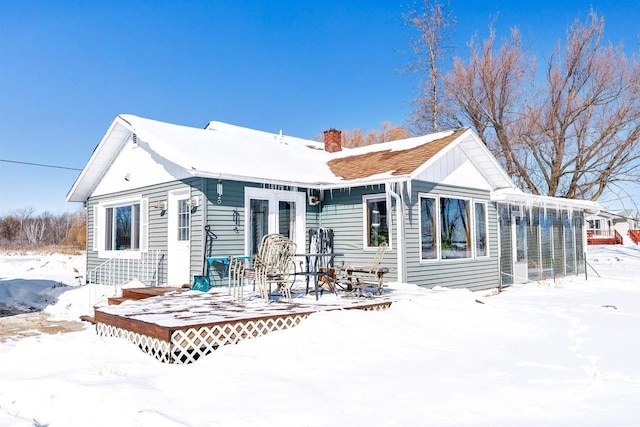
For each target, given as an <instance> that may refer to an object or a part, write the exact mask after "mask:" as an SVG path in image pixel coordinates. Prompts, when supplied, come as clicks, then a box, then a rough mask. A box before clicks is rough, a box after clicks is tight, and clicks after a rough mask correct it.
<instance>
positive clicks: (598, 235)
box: [587, 229, 624, 245]
mask: <svg viewBox="0 0 640 427" xmlns="http://www.w3.org/2000/svg"><path fill="white" fill-rule="evenodd" d="M599 241H600V242H602V243H611V244H614V243H615V244H617V245H622V244H623V243H624V239H623V238H622V235H621V234H620V233H618V231H616V230H614V229H609V230H587V242H588V243H589V244H596V243H598V242H599Z"/></svg>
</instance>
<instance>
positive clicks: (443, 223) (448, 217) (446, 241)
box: [440, 197, 472, 259]
mask: <svg viewBox="0 0 640 427" xmlns="http://www.w3.org/2000/svg"><path fill="white" fill-rule="evenodd" d="M470 219H471V218H470V202H469V200H464V199H455V198H448V197H442V198H441V199H440V245H441V253H442V258H443V259H459V258H471V256H472V251H471V221H470Z"/></svg>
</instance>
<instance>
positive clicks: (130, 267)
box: [87, 250, 160, 287]
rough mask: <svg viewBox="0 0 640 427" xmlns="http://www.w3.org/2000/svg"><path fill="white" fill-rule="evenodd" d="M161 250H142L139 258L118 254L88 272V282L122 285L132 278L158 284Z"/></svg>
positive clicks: (148, 283)
mask: <svg viewBox="0 0 640 427" xmlns="http://www.w3.org/2000/svg"><path fill="white" fill-rule="evenodd" d="M159 262H160V251H159V250H150V251H147V252H140V258H139V259H130V258H125V257H124V256H116V257H114V258H110V259H108V260H107V261H105V262H103V263H102V264H100V265H99V266H98V267H96V268H94V269H92V270H90V271H89V273H87V280H88V281H89V282H88V283H92V284H98V285H105V286H117V287H119V286H122V285H123V284H125V283H127V282H130V281H131V280H139V281H140V282H143V283H144V284H145V285H147V286H158V267H159Z"/></svg>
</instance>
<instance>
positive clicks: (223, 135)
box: [67, 114, 515, 202]
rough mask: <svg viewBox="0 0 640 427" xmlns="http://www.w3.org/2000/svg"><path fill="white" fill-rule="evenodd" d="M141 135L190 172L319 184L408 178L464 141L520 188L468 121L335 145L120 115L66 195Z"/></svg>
mask: <svg viewBox="0 0 640 427" xmlns="http://www.w3.org/2000/svg"><path fill="white" fill-rule="evenodd" d="M132 135H135V136H136V142H137V144H138V146H139V147H140V148H142V149H143V150H145V151H147V152H149V153H150V154H151V156H152V157H153V158H154V159H158V161H162V162H165V163H168V164H170V165H171V166H172V167H174V168H175V167H178V168H179V169H181V170H183V171H185V172H186V173H188V174H189V175H190V176H199V177H210V178H223V179H235V180H244V181H251V182H261V183H270V184H280V185H294V186H308V187H312V188H319V189H331V188H348V187H355V186H359V185H369V184H381V183H384V182H389V181H407V180H410V179H412V178H414V177H416V176H417V175H418V173H420V172H421V171H422V170H424V169H425V168H426V167H428V166H429V165H430V164H433V163H434V162H435V161H437V159H438V158H440V157H441V156H442V155H443V154H444V153H445V152H447V151H448V150H451V149H453V148H454V147H455V146H458V147H459V148H460V149H461V150H462V151H463V152H464V153H465V155H466V156H467V158H468V159H469V160H470V161H471V162H472V163H473V164H474V165H475V166H476V167H477V168H478V170H479V171H480V173H481V174H482V175H483V176H484V177H485V178H486V179H487V181H488V182H489V184H490V185H491V187H492V188H493V189H500V188H515V185H514V184H513V182H512V181H511V179H510V178H509V177H508V176H507V175H506V173H505V172H504V170H503V169H502V168H501V167H500V166H499V165H498V163H497V161H496V160H495V158H494V157H493V156H492V155H491V153H490V152H489V150H488V149H487V148H486V147H485V145H484V144H483V143H482V142H481V141H480V140H479V138H478V137H477V136H476V135H475V134H474V133H473V132H472V131H471V130H469V129H461V130H456V131H446V132H439V133H434V134H430V135H425V136H420V137H415V138H407V139H404V140H398V141H392V142H386V143H379V144H373V145H369V146H366V147H358V148H343V149H342V151H338V152H335V153H329V152H327V151H325V150H324V144H323V143H322V142H317V141H312V140H307V139H302V138H296V137H292V136H288V135H283V134H282V133H277V134H274V133H269V132H263V131H258V130H253V129H247V128H244V127H239V126H234V125H230V124H227V123H222V122H216V121H212V122H210V123H209V124H208V125H207V126H206V127H205V128H204V129H202V128H193V127H188V126H181V125H176V124H171V123H165V122H160V121H156V120H150V119H146V118H142V117H137V116H133V115H128V114H127V115H119V116H117V117H116V118H115V119H114V121H113V122H112V124H111V126H110V127H109V129H108V130H107V133H106V134H105V136H104V137H103V138H102V140H101V141H100V143H99V144H98V146H97V147H96V149H95V151H94V153H93V155H92V157H91V159H90V160H89V162H88V163H87V165H86V166H85V168H84V169H83V171H82V172H81V173H80V176H79V177H78V179H77V180H76V182H75V183H74V185H73V187H72V188H71V190H70V191H69V194H68V195H67V200H68V201H77V202H81V201H85V200H86V199H87V198H88V197H89V196H90V195H91V194H92V192H93V190H94V189H95V188H96V186H97V184H98V183H99V182H100V179H101V178H102V177H103V176H104V174H105V173H106V171H107V170H108V169H109V166H110V165H111V164H112V163H113V161H114V159H115V158H116V157H117V155H118V153H119V152H120V150H121V149H122V147H123V146H124V144H125V143H126V142H127V141H129V140H130V139H131V138H132Z"/></svg>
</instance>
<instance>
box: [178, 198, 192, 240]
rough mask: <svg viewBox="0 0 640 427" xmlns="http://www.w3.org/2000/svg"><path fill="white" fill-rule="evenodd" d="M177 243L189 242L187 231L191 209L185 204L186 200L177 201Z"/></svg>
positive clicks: (189, 225)
mask: <svg viewBox="0 0 640 427" xmlns="http://www.w3.org/2000/svg"><path fill="white" fill-rule="evenodd" d="M177 203H178V241H187V240H189V230H190V229H191V209H190V208H189V205H188V204H187V199H182V200H178V201H177Z"/></svg>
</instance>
